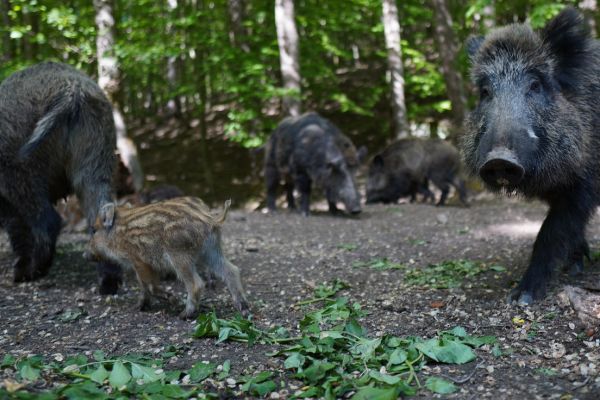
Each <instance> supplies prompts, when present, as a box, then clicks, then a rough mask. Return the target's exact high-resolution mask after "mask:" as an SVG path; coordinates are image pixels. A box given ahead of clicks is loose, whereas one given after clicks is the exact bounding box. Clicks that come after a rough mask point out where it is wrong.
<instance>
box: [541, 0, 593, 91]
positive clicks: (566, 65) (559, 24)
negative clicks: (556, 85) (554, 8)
mask: <svg viewBox="0 0 600 400" xmlns="http://www.w3.org/2000/svg"><path fill="white" fill-rule="evenodd" d="M540 36H541V38H542V41H543V42H544V44H545V45H546V46H547V47H548V48H549V49H550V51H551V52H552V54H553V55H554V56H555V57H556V59H557V61H558V80H559V82H560V83H561V84H565V83H566V84H568V83H570V82H569V81H571V80H573V79H575V78H577V76H578V75H579V74H578V73H577V70H578V69H579V68H581V67H582V66H583V65H586V64H587V63H588V62H589V59H588V58H589V57H587V56H588V55H589V50H590V45H591V39H590V36H589V32H588V29H587V27H586V25H585V22H584V20H583V17H582V16H581V14H580V13H579V12H578V11H577V10H575V9H574V8H572V7H567V8H565V9H564V10H563V11H561V12H560V13H559V14H558V15H557V16H556V17H554V18H553V19H552V20H551V21H550V22H548V23H547V24H546V26H545V27H544V29H542V31H541V32H540Z"/></svg>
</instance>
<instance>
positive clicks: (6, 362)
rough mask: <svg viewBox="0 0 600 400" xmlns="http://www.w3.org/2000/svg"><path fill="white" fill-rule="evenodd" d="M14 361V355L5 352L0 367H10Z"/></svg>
mask: <svg viewBox="0 0 600 400" xmlns="http://www.w3.org/2000/svg"><path fill="white" fill-rule="evenodd" d="M16 361H17V359H16V358H15V357H14V356H12V355H10V354H5V355H4V358H3V359H2V363H0V368H6V367H12V366H13V365H15V362H16Z"/></svg>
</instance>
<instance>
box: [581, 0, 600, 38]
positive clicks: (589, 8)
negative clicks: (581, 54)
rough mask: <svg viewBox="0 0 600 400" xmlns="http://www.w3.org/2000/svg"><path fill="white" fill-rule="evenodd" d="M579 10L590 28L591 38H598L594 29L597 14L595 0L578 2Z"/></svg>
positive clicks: (595, 28) (596, 29) (596, 30)
mask: <svg viewBox="0 0 600 400" xmlns="http://www.w3.org/2000/svg"><path fill="white" fill-rule="evenodd" d="M579 8H580V9H581V11H583V16H584V17H585V20H586V22H587V23H588V26H589V28H590V34H591V35H592V37H597V36H598V28H597V27H596V18H595V17H596V15H597V13H598V2H597V0H582V1H580V2H579Z"/></svg>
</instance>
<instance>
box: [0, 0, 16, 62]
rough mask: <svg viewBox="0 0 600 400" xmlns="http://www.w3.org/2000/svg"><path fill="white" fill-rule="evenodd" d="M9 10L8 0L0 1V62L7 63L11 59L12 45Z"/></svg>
mask: <svg viewBox="0 0 600 400" xmlns="http://www.w3.org/2000/svg"><path fill="white" fill-rule="evenodd" d="M9 10H10V2H9V1H8V0H0V18H2V25H3V29H2V32H1V33H0V35H1V40H2V42H1V43H2V51H1V52H0V62H3V63H4V62H7V61H10V60H11V59H12V56H13V54H12V53H13V51H12V48H13V46H12V43H11V40H10V25H11V24H10V17H9V16H8V11H9Z"/></svg>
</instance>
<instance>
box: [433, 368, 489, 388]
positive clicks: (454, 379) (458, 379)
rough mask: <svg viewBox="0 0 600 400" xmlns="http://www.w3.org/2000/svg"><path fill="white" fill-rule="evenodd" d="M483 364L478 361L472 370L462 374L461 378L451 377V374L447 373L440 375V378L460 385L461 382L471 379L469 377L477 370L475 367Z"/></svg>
mask: <svg viewBox="0 0 600 400" xmlns="http://www.w3.org/2000/svg"><path fill="white" fill-rule="evenodd" d="M482 365H483V363H479V364H477V365H476V366H475V368H473V371H471V372H470V373H469V374H468V375H467V376H464V377H462V378H452V377H451V376H448V375H440V376H441V377H442V378H446V379H448V380H449V381H452V382H454V383H456V384H457V385H462V384H463V383H467V382H468V381H469V380H471V378H472V377H473V375H475V372H476V371H477V369H478V368H479V367H481V366H482Z"/></svg>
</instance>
